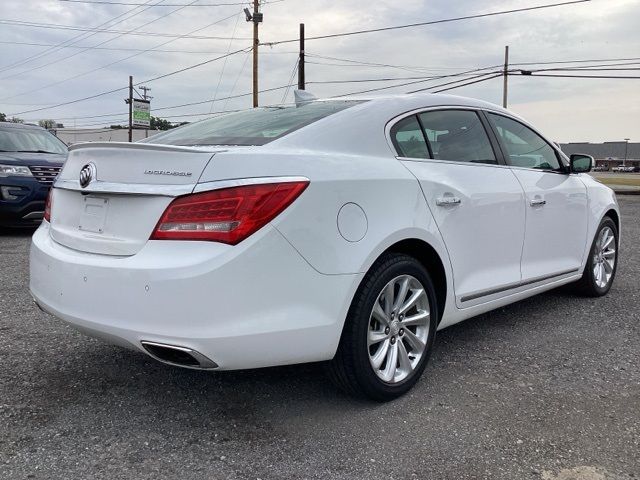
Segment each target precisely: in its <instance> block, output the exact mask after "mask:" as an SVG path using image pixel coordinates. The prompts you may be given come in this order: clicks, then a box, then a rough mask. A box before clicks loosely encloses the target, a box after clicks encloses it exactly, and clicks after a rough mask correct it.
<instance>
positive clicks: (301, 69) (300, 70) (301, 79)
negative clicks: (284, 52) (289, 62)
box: [298, 23, 304, 90]
mask: <svg viewBox="0 0 640 480" xmlns="http://www.w3.org/2000/svg"><path fill="white" fill-rule="evenodd" d="M298 90H304V23H301V24H300V58H299V59H298Z"/></svg>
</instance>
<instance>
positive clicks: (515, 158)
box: [488, 113, 560, 170]
mask: <svg viewBox="0 0 640 480" xmlns="http://www.w3.org/2000/svg"><path fill="white" fill-rule="evenodd" d="M488 117H489V120H490V121H491V124H492V125H493V127H494V128H495V130H496V133H497V134H498V136H499V137H500V140H501V141H502V145H503V146H504V148H505V149H506V152H505V153H506V154H507V160H508V162H509V164H510V165H513V166H514V167H525V168H536V169H540V170H560V162H559V161H558V157H557V156H556V152H555V150H554V149H553V148H552V147H551V145H549V144H548V143H547V142H546V141H545V140H544V139H543V138H542V137H541V136H540V135H538V134H537V133H536V132H534V131H533V130H531V129H530V128H529V127H526V126H525V125H523V124H522V123H520V122H516V121H515V120H512V119H510V118H507V117H503V116H502V115H495V114H493V113H489V114H488Z"/></svg>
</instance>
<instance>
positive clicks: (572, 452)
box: [0, 197, 640, 480]
mask: <svg viewBox="0 0 640 480" xmlns="http://www.w3.org/2000/svg"><path fill="white" fill-rule="evenodd" d="M620 203H621V206H622V212H623V218H624V222H625V224H624V230H623V250H622V252H623V253H622V258H621V262H620V266H619V269H618V277H617V280H616V283H615V285H614V287H613V289H612V290H611V292H610V294H609V295H608V296H607V297H605V298H600V299H584V298H577V297H574V296H571V295H569V294H566V293H563V292H557V291H556V292H550V293H548V294H544V295H541V296H538V297H536V298H532V299H529V300H527V301H523V302H520V303H518V304H515V305H512V306H509V307H506V308H501V309H499V310H497V311H494V312H491V313H489V314H485V315H482V316H481V317H478V318H475V319H472V320H468V321H467V322H464V323H462V324H459V325H456V326H453V327H451V328H448V329H446V330H444V331H442V332H439V334H438V339H437V341H436V349H435V351H434V354H433V356H432V358H431V363H430V364H429V366H428V367H427V370H426V372H425V375H424V377H423V379H422V381H421V382H419V384H418V385H417V387H416V388H415V389H414V390H413V391H412V392H411V393H410V394H409V395H407V396H405V397H403V398H401V399H399V400H397V401H395V402H392V403H389V404H385V405H380V404H372V403H369V402H363V401H355V400H352V399H350V398H347V397H345V396H344V395H342V394H341V393H339V392H337V391H336V390H334V389H333V387H332V386H331V385H330V384H329V383H328V382H327V381H326V380H325V377H324V375H323V371H322V367H321V366H320V365H303V366H295V367H286V368H272V369H263V370H254V371H245V372H227V373H222V372H221V373H217V374H216V373H204V372H197V371H188V370H182V369H177V368H172V367H168V366H164V365H161V364H158V363H155V362H154V361H152V360H150V359H148V358H147V357H146V356H145V355H143V354H141V353H136V352H131V351H127V350H123V349H120V348H118V347H113V346H109V345H105V344H102V343H99V342H98V341H94V340H92V339H89V338H85V337H83V336H81V335H80V334H78V333H76V332H75V331H73V330H71V329H69V328H67V327H66V326H64V325H62V324H61V323H59V322H58V321H56V320H54V319H53V318H51V317H49V316H47V315H45V314H43V313H41V312H40V311H39V310H37V309H36V308H35V307H34V306H33V305H32V303H31V300H30V297H29V293H28V289H27V282H28V280H27V278H28V273H27V272H28V248H29V234H28V233H15V232H13V233H12V232H4V233H0V271H1V272H2V284H1V290H0V478H1V479H20V478H42V479H58V478H60V479H63V478H64V479H93V478H108V479H116V478H123V479H125V478H126V479H131V478H136V479H145V478H153V479H156V480H158V479H165V478H167V479H173V478H181V479H185V480H186V479H196V478H198V479H200V478H207V479H257V478H260V479H301V478H321V479H334V478H336V479H377V478H380V479H382V478H384V479H388V478H398V479H405V478H407V479H412V478H422V479H424V478H433V479H435V478H438V479H444V478H447V479H449V478H450V479H467V478H478V479H479V478H492V479H493V478H504V479H530V478H531V479H543V480H552V479H553V480H576V479H583V480H602V479H628V478H632V477H636V478H637V477H640V370H639V368H638V365H640V348H639V343H638V340H639V339H640V335H639V333H640V325H639V320H640V308H639V307H640V302H639V300H640V295H639V293H638V280H639V279H640V257H639V256H638V255H637V254H636V253H635V252H636V248H637V243H638V239H640V198H639V197H627V198H621V199H620Z"/></svg>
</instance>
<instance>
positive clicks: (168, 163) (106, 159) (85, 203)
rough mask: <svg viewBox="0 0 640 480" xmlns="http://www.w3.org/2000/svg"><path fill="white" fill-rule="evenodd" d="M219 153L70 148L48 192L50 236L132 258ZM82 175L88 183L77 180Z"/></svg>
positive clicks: (98, 146)
mask: <svg viewBox="0 0 640 480" xmlns="http://www.w3.org/2000/svg"><path fill="white" fill-rule="evenodd" d="M223 150H225V149H223V148H220V149H217V150H216V149H211V148H209V149H207V150H204V149H201V148H197V147H174V146H166V145H153V144H132V143H92V144H83V145H76V146H73V147H71V148H70V151H69V157H68V159H67V162H66V163H65V165H64V168H63V169H62V172H60V175H59V176H58V179H57V180H56V183H55V187H56V188H55V189H54V190H53V197H52V205H51V208H52V213H51V236H52V238H53V239H54V240H55V241H56V242H58V243H60V244H62V245H65V246H67V247H69V248H72V249H74V250H79V251H83V252H90V253H97V254H105V255H120V256H126V255H134V254H135V253H137V252H138V251H139V250H140V249H141V248H142V247H143V246H144V244H145V243H146V242H147V240H148V239H149V236H150V235H151V233H152V231H153V229H154V227H155V226H156V223H157V222H158V219H159V218H160V216H161V215H162V213H163V212H164V210H165V208H166V207H167V206H168V205H169V203H170V202H171V201H172V200H173V198H174V197H176V196H178V195H185V194H188V193H191V191H192V190H193V188H194V186H195V184H196V183H197V181H198V178H199V177H200V175H201V174H202V172H203V170H204V169H205V167H206V166H207V164H208V163H209V161H210V160H211V159H212V157H213V155H215V153H216V151H223ZM81 172H82V173H81ZM87 177H89V182H88V183H86V182H81V181H82V180H85V181H86V180H87Z"/></svg>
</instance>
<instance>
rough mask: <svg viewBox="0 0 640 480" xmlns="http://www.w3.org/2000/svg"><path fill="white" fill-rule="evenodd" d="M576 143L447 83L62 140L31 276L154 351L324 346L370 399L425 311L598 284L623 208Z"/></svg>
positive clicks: (50, 296)
mask: <svg viewBox="0 0 640 480" xmlns="http://www.w3.org/2000/svg"><path fill="white" fill-rule="evenodd" d="M592 164H593V158H592V157H589V156H587V155H572V156H571V158H568V157H566V156H565V155H564V154H563V153H562V152H561V151H560V150H559V148H557V146H555V145H553V144H552V142H550V141H549V140H547V139H546V138H545V137H544V136H542V135H541V134H540V133H538V131H537V130H536V129H534V128H533V127H532V126H531V125H529V124H528V123H526V122H525V121H524V120H522V119H521V118H519V117H517V116H515V115H513V114H512V113H510V112H508V111H507V110H504V109H502V108H500V107H497V106H495V105H492V104H489V103H485V102H480V101H476V100H471V99H466V98H462V97H455V96H446V95H398V96H388V97H381V98H375V99H368V98H341V99H331V100H320V101H311V100H308V101H306V102H300V103H299V104H298V105H297V106H285V107H278V108H259V109H254V110H250V111H244V112H239V113H234V114H230V115H228V116H221V117H217V118H213V119H208V120H204V121H201V122H198V123H193V124H190V125H187V126H184V127H181V128H177V129H174V130H171V131H169V132H165V133H161V134H159V135H156V136H154V137H152V138H149V139H148V140H147V141H146V142H145V143H136V144H106V143H104V144H100V143H98V144H88V145H78V146H73V147H71V149H70V155H69V160H68V161H67V163H66V165H65V167H64V169H63V170H62V172H61V174H60V176H59V178H58V179H57V180H56V183H55V188H54V189H53V194H52V196H51V202H50V206H49V212H50V213H49V214H48V215H47V217H46V220H47V221H45V222H43V224H42V225H41V227H40V228H39V229H38V230H37V232H36V233H35V234H34V236H33V243H32V247H31V292H32V294H33V297H34V299H35V301H36V302H37V304H38V305H39V306H40V307H41V308H42V309H43V310H45V311H46V312H49V313H51V314H53V315H55V316H56V317H58V318H61V319H62V320H64V321H65V322H67V323H69V324H70V325H72V326H74V327H76V328H78V329H79V330H81V331H83V332H85V333H88V334H89V335H93V336H96V337H99V338H103V339H105V340H107V341H109V342H112V343H116V344H119V345H123V346H127V347H130V348H134V349H138V350H140V351H142V352H145V353H147V354H148V355H150V356H151V357H153V358H155V359H157V360H159V361H161V362H165V363H168V364H171V365H178V366H182V367H187V368H197V369H211V370H231V369H245V368H256V367H266V366H271V365H283V364H293V363H302V362H315V361H328V371H329V372H330V375H331V377H332V378H333V379H334V380H335V382H336V383H337V384H338V385H340V386H341V387H342V388H344V389H345V390H346V391H348V392H351V393H354V394H357V395H365V396H368V397H370V398H373V399H377V400H389V399H391V398H394V397H397V396H399V395H401V394H403V393H405V392H406V391H408V390H409V389H410V388H411V387H412V386H413V385H414V384H415V383H416V382H417V381H418V379H419V377H420V376H421V374H422V372H423V370H424V368H425V365H426V362H427V359H428V357H429V354H430V353H431V350H432V348H433V343H434V340H435V335H436V330H438V329H442V328H445V327H447V326H449V325H453V324H454V323H457V322H460V321H462V320H465V319H467V318H470V317H473V316H476V315H479V314H481V313H483V312H487V311H489V310H492V309H495V308H497V307H501V306H504V305H507V304H509V303H513V302H516V301H518V300H522V299H524V298H527V297H530V296H532V295H535V294H538V293H541V292H544V291H546V290H549V289H552V288H556V287H559V286H561V285H564V284H569V283H574V285H575V288H577V289H579V290H580V291H582V292H583V293H585V294H587V295H592V296H600V295H605V294H606V293H607V292H608V291H609V289H610V287H611V284H612V282H613V280H614V277H615V273H616V265H617V255H618V254H617V250H618V238H619V237H618V232H619V230H620V214H619V211H618V205H617V202H616V198H615V195H614V193H613V191H612V190H611V189H610V188H608V187H606V186H605V185H602V184H600V183H599V182H597V181H596V180H595V179H593V178H592V177H591V176H589V175H583V173H586V172H588V171H589V170H590V169H591V167H592ZM552 341H553V340H552ZM496 354H497V355H499V354H500V353H499V352H497V353H496Z"/></svg>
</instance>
